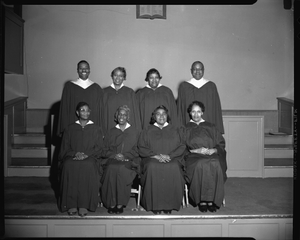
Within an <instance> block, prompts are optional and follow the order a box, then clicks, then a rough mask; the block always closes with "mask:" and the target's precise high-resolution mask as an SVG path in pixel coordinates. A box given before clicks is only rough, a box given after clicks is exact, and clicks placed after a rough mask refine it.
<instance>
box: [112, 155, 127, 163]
mask: <svg viewBox="0 0 300 240" xmlns="http://www.w3.org/2000/svg"><path fill="white" fill-rule="evenodd" d="M114 159H116V160H118V161H125V162H127V161H128V159H126V158H125V156H124V155H123V154H122V153H118V154H116V155H115V157H114Z"/></svg>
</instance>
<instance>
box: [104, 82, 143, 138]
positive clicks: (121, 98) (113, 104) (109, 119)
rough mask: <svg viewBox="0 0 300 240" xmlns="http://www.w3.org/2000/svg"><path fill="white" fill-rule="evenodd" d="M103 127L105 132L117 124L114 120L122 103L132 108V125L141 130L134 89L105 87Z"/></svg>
mask: <svg viewBox="0 0 300 240" xmlns="http://www.w3.org/2000/svg"><path fill="white" fill-rule="evenodd" d="M103 92H104V94H103V111H102V116H103V128H104V134H106V132H107V131H109V130H110V129H111V128H113V127H114V126H115V125H116V122H115V120H114V116H115V113H116V111H117V109H118V108H119V107H120V106H122V105H127V106H128V107H129V108H130V122H129V123H130V125H131V126H132V127H134V128H136V129H137V130H141V122H140V113H139V110H138V105H137V101H136V96H135V92H134V91H133V89H131V88H129V87H127V86H123V87H122V88H120V89H119V90H116V89H114V88H112V87H111V86H109V87H106V88H104V89H103Z"/></svg>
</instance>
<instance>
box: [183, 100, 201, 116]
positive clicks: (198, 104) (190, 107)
mask: <svg viewBox="0 0 300 240" xmlns="http://www.w3.org/2000/svg"><path fill="white" fill-rule="evenodd" d="M195 105H196V106H198V107H200V108H201V110H202V112H204V111H205V106H204V104H203V103H202V102H200V101H193V102H192V103H190V105H189V106H188V109H187V112H188V114H190V113H191V111H192V108H193V107H194V106H195Z"/></svg>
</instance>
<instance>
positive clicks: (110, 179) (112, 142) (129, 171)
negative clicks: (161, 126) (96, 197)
mask: <svg viewBox="0 0 300 240" xmlns="http://www.w3.org/2000/svg"><path fill="white" fill-rule="evenodd" d="M139 133H140V132H139V131H138V130H137V129H135V128H134V127H132V126H130V127H129V128H127V129H125V130H124V132H122V131H121V130H120V129H119V128H116V127H113V128H111V129H110V131H108V132H107V133H106V134H105V137H104V144H105V148H106V153H105V156H104V157H105V159H104V161H102V166H103V171H104V172H103V176H102V178H101V184H102V186H101V200H102V203H103V205H104V207H106V208H109V207H111V206H115V205H123V206H126V205H127V204H128V202H129V199H130V194H131V193H130V191H131V186H132V183H133V180H134V178H135V177H136V176H137V174H138V169H139V164H140V157H139V154H138V150H137V141H138V138H139ZM118 153H122V154H123V155H124V156H125V158H126V159H128V161H118V160H116V159H114V156H115V155H116V154H118Z"/></svg>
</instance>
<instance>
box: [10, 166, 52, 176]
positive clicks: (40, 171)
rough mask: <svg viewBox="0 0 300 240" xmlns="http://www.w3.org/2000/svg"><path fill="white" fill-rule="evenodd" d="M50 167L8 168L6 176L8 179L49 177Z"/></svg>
mask: <svg viewBox="0 0 300 240" xmlns="http://www.w3.org/2000/svg"><path fill="white" fill-rule="evenodd" d="M50 169H51V167H50V166H9V167H8V168H7V175H8V176H10V177H13V176H16V177H49V176H50Z"/></svg>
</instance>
